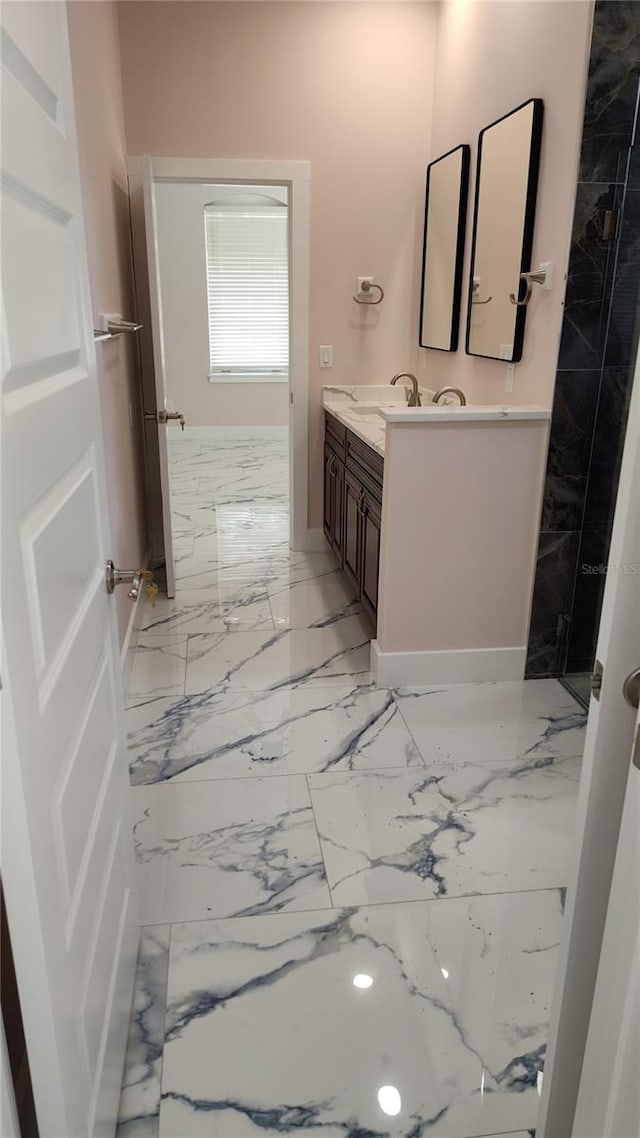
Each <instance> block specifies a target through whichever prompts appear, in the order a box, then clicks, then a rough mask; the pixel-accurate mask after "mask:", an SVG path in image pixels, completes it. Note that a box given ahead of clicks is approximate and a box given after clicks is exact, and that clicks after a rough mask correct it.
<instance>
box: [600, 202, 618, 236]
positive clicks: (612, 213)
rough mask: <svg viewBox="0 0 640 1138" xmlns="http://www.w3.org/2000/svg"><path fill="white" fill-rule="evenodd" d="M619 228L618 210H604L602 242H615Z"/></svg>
mask: <svg viewBox="0 0 640 1138" xmlns="http://www.w3.org/2000/svg"><path fill="white" fill-rule="evenodd" d="M619 226H620V210H619V209H605V211H604V217H603V219H602V240H603V241H615V239H616V237H617V236H618V228H619Z"/></svg>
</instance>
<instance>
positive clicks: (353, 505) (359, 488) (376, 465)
mask: <svg viewBox="0 0 640 1138" xmlns="http://www.w3.org/2000/svg"><path fill="white" fill-rule="evenodd" d="M383 471H384V461H383V459H382V457H381V456H380V455H379V454H377V452H376V451H374V450H373V448H372V447H370V446H368V445H367V444H366V443H365V442H363V441H362V439H360V438H358V437H357V436H356V435H353V434H352V433H351V432H350V431H348V430H347V429H346V428H345V427H344V426H343V425H342V424H341V423H339V422H338V420H337V419H334V418H333V416H331V415H329V414H328V413H327V414H326V415H325V445H324V532H325V535H326V537H327V540H328V542H329V544H330V545H331V547H332V549H333V550H334V552H335V554H336V556H337V557H338V558H339V561H340V565H341V566H342V569H343V570H344V574H345V577H346V580H347V582H348V583H349V585H350V587H351V589H352V591H353V595H354V597H356V598H357V599H358V600H360V601H361V602H362V607H363V609H364V611H365V612H366V614H367V616H368V617H369V618H370V619H371V620H372V621H373V624H374V625H375V623H376V618H377V609H378V573H379V565H380V525H381V514H382V481H383Z"/></svg>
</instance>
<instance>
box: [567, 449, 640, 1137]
mask: <svg viewBox="0 0 640 1138" xmlns="http://www.w3.org/2000/svg"><path fill="white" fill-rule="evenodd" d="M638 473H639V475H640V467H639V470H638ZM638 657H639V659H640V645H639V647H638ZM634 760H635V761H634ZM639 1057H640V714H639V715H638V717H637V720H636V742H635V744H634V755H633V756H632V759H631V761H630V769H629V781H628V784H627V793H626V797H625V804H624V810H623V813H622V824H621V826H620V839H619V841H618V854H617V857H616V867H615V870H614V874H613V883H612V887H611V898H610V901H609V909H608V912H607V921H606V925H605V930H604V939H603V942H602V955H601V957H600V967H599V969H598V981H597V984H596V991H595V997H594V1001H593V1010H592V1013H591V1023H590V1024H589V1035H588V1037H587V1048H586V1052H585V1059H584V1065H583V1068H582V1078H581V1080H580V1091H579V1093H578V1105H577V1108H576V1117H575V1122H574V1124H573V1134H574V1138H601V1136H602V1135H606V1138H640V1078H639V1074H640V1060H639Z"/></svg>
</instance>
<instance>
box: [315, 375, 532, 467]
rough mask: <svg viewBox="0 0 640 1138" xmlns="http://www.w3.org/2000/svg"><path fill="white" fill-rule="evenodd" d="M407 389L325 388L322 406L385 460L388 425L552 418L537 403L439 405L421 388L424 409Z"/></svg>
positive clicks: (454, 403) (455, 403)
mask: <svg viewBox="0 0 640 1138" xmlns="http://www.w3.org/2000/svg"><path fill="white" fill-rule="evenodd" d="M407 393H408V388H406V387H400V386H399V385H397V386H395V387H391V386H387V385H384V386H382V385H375V386H374V385H371V386H365V385H362V386H354V387H329V386H327V387H324V388H323V392H322V404H323V407H324V408H325V410H326V411H328V412H329V413H330V414H331V415H333V416H334V417H335V418H336V419H337V420H338V421H339V422H340V423H342V424H343V425H344V426H345V427H347V428H348V429H349V430H350V431H352V432H353V434H354V435H357V436H358V438H360V439H362V441H363V442H365V443H367V444H368V445H369V446H370V447H372V448H373V450H375V451H376V452H377V453H378V454H380V455H382V456H383V457H384V450H385V438H386V425H387V423H421V424H425V423H426V424H431V425H433V424H435V423H460V424H461V425H462V424H464V423H478V422H491V421H493V422H521V421H522V420H526V419H534V420H535V419H542V420H545V419H547V420H548V419H550V418H551V411H550V410H549V409H548V408H546V407H538V406H536V405H535V404H531V405H526V406H520V407H518V406H513V405H511V406H510V405H507V404H504V405H499V404H495V405H494V404H486V405H485V404H469V405H467V406H466V407H460V406H459V405H458V403H457V401H455V402H454V401H453V400H452V402H451V403H444V404H439V405H436V404H435V403H432V402H431V400H432V398H433V395H434V392H433V391H430V390H429V389H427V388H420V395H421V398H422V403H423V405H422V407H407V402H406V401H407Z"/></svg>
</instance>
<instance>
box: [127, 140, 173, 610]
mask: <svg viewBox="0 0 640 1138" xmlns="http://www.w3.org/2000/svg"><path fill="white" fill-rule="evenodd" d="M129 189H130V194H131V220H132V231H133V251H134V261H135V268H136V298H137V308H138V317H139V319H140V320H141V321H142V324H143V328H142V336H141V348H142V368H143V395H144V407H145V420H146V437H147V483H148V485H149V488H150V491H151V501H150V510H151V530H152V556H155V555H156V554H161V556H162V557H163V559H164V562H165V566H166V574H167V596H169V597H175V595H176V577H175V564H174V555H173V525H172V520H171V483H170V477H169V448H168V432H169V430H174V431H175V430H178V431H179V429H180V427H179V425H178V424H179V423H180V422H182V423H183V424H184V420H183V419H182V415H181V414H180V411H179V410H176V411H174V410H173V409H172V408H171V409H170V408H169V407H168V406H167V384H166V372H165V353H164V324H163V319H162V291H161V288H160V257H159V252H158V213H157V208H156V194H155V183H154V179H153V168H152V165H151V158H150V157H149V156H148V155H147V156H145V157H143V158H139V159H136V160H134V161H133V162H130V173H129ZM167 416H168V417H169V423H171V425H169V423H168V421H167ZM151 432H153V436H152V437H150V434H151ZM158 490H159V496H158ZM154 499H155V500H154ZM154 530H155V531H158V530H160V531H161V533H159V534H158V533H157V532H156V533H154ZM156 539H157V541H158V544H157V545H156Z"/></svg>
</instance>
